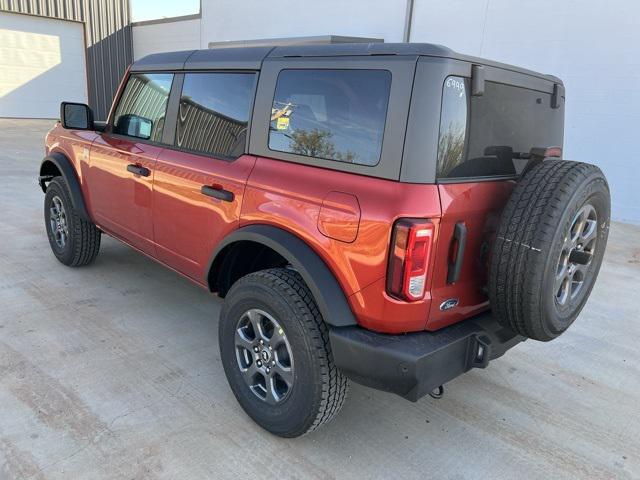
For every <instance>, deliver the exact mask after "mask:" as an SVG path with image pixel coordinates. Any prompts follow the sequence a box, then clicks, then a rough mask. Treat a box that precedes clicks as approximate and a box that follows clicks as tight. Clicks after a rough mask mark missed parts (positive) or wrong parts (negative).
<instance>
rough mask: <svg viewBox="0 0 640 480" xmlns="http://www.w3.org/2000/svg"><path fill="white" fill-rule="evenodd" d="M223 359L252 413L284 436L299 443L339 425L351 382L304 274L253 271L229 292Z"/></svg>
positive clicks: (237, 392)
mask: <svg viewBox="0 0 640 480" xmlns="http://www.w3.org/2000/svg"><path fill="white" fill-rule="evenodd" d="M219 343H220V355H221V359H222V365H223V367H224V371H225V374H226V376H227V379H228V381H229V385H230V386H231V389H232V390H233V393H234V395H235V396H236V399H237V400H238V402H239V403H240V405H241V406H242V408H243V409H244V410H245V412H246V413H247V414H248V415H249V416H250V417H251V418H252V419H253V420H254V421H255V422H256V423H257V424H258V425H260V426H261V427H262V428H264V429H266V430H268V431H269V432H271V433H273V434H275V435H279V436H281V437H298V436H300V435H304V434H306V433H308V432H311V431H313V430H315V429H317V428H318V427H320V426H321V425H323V424H325V423H327V422H329V421H330V420H332V419H333V418H334V417H335V416H336V414H337V413H338V412H339V411H340V409H341V408H342V405H343V403H344V400H345V398H346V394H347V388H348V385H347V379H346V378H345V377H344V376H343V375H342V374H341V373H340V372H339V371H338V369H337V368H336V366H335V364H334V362H333V355H332V353H331V345H330V343H329V332H328V329H327V326H326V324H325V323H324V320H323V319H322V316H321V315H320V312H319V311H318V307H317V306H316V303H315V301H314V299H313V297H312V295H311V292H310V291H309V289H308V287H307V286H306V284H305V283H304V281H303V280H302V278H301V277H300V275H299V274H298V273H297V272H295V271H293V270H289V269H286V268H274V269H269V270H263V271H259V272H255V273H251V274H249V275H247V276H245V277H243V278H241V279H240V280H238V281H237V282H236V283H235V284H234V285H233V287H232V288H231V290H230V291H229V293H228V295H227V297H226V299H225V303H224V306H223V308H222V312H221V315H220V324H219Z"/></svg>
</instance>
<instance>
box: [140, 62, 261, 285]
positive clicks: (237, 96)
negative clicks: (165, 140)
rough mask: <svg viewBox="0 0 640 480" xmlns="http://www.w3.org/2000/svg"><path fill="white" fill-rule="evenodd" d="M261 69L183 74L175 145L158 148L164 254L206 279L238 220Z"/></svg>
mask: <svg viewBox="0 0 640 480" xmlns="http://www.w3.org/2000/svg"><path fill="white" fill-rule="evenodd" d="M255 82H256V74H255V73H253V72H220V73H216V72H211V73H186V74H184V80H183V86H182V92H181V96H180V104H179V107H178V120H177V125H176V135H175V145H174V146H173V148H167V149H165V150H163V151H162V152H161V153H160V155H159V156H158V159H157V162H156V167H155V177H154V191H153V225H154V238H155V242H156V248H157V252H158V258H159V259H160V260H162V261H163V262H165V263H166V264H168V265H169V266H171V267H173V268H175V269H176V270H178V271H180V272H181V273H183V274H185V275H187V276H188V277H190V278H192V279H193V280H195V281H197V282H200V283H204V282H205V278H204V277H205V274H206V273H205V272H206V269H207V267H208V264H209V260H210V257H211V254H212V253H213V251H214V249H215V247H216V245H217V244H218V243H219V242H220V241H221V240H222V239H223V238H224V237H225V236H226V235H227V234H228V233H229V232H231V231H232V230H234V229H235V228H237V227H238V223H239V219H240V208H241V206H242V198H243V195H244V190H245V185H246V183H247V179H248V178H249V174H250V173H251V170H252V168H253V166H254V164H255V161H256V159H255V157H253V156H251V155H247V154H245V151H246V135H247V126H248V122H249V115H250V112H251V107H252V103H253V97H254V90H255Z"/></svg>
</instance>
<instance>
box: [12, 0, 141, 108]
mask: <svg viewBox="0 0 640 480" xmlns="http://www.w3.org/2000/svg"><path fill="white" fill-rule="evenodd" d="M0 10H4V11H8V12H13V13H24V14H29V15H38V16H42V17H49V18H59V19H62V20H75V21H79V22H83V23H84V25H85V39H86V48H87V77H88V78H87V83H88V88H87V91H88V93H89V105H90V106H91V108H93V110H94V113H95V116H96V118H97V119H100V120H103V119H106V118H107V114H108V113H109V108H110V107H111V101H112V100H113V97H114V95H115V93H116V90H117V88H118V83H119V82H120V78H122V74H123V73H124V71H125V70H126V68H127V67H128V66H129V64H130V63H131V61H132V40H131V21H130V17H129V0H0Z"/></svg>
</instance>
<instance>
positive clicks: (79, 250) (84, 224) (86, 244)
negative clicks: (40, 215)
mask: <svg viewBox="0 0 640 480" xmlns="http://www.w3.org/2000/svg"><path fill="white" fill-rule="evenodd" d="M55 198H58V199H59V200H60V201H61V203H62V206H63V208H64V212H65V219H66V226H67V230H68V235H67V236H66V242H65V244H64V245H63V246H60V245H59V244H58V243H56V238H55V234H54V232H53V230H52V227H51V221H50V220H51V206H52V203H53V201H54V199H55ZM44 220H45V228H46V230H47V236H48V238H49V244H50V245H51V250H52V252H53V254H54V255H55V256H56V258H57V259H58V260H59V261H60V262H61V263H63V264H65V265H67V266H69V267H80V266H83V265H88V264H89V263H91V262H93V261H94V260H95V258H96V256H97V255H98V252H99V251H100V236H101V233H100V230H98V228H97V227H96V226H95V225H94V224H93V223H92V222H90V221H88V220H84V219H83V218H81V217H80V216H79V215H78V213H77V212H76V210H75V208H74V207H73V203H72V202H71V196H70V194H69V188H68V187H67V184H66V182H65V181H64V179H63V178H62V177H55V178H54V179H53V180H51V182H50V183H49V185H48V187H47V193H46V194H45V197H44Z"/></svg>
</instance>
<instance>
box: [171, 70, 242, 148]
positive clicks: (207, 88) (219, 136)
mask: <svg viewBox="0 0 640 480" xmlns="http://www.w3.org/2000/svg"><path fill="white" fill-rule="evenodd" d="M254 85H255V74H253V73H187V74H186V75H185V77H184V84H183V86H182V95H181V96H180V109H179V111H178V123H177V126H176V145H177V146H178V147H180V148H184V149H187V150H193V151H196V152H202V153H205V154H210V155H213V156H219V157H225V158H235V157H238V156H239V155H242V154H243V153H244V150H245V143H246V138H247V125H248V123H249V115H250V113H251V106H252V103H253V89H254Z"/></svg>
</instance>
